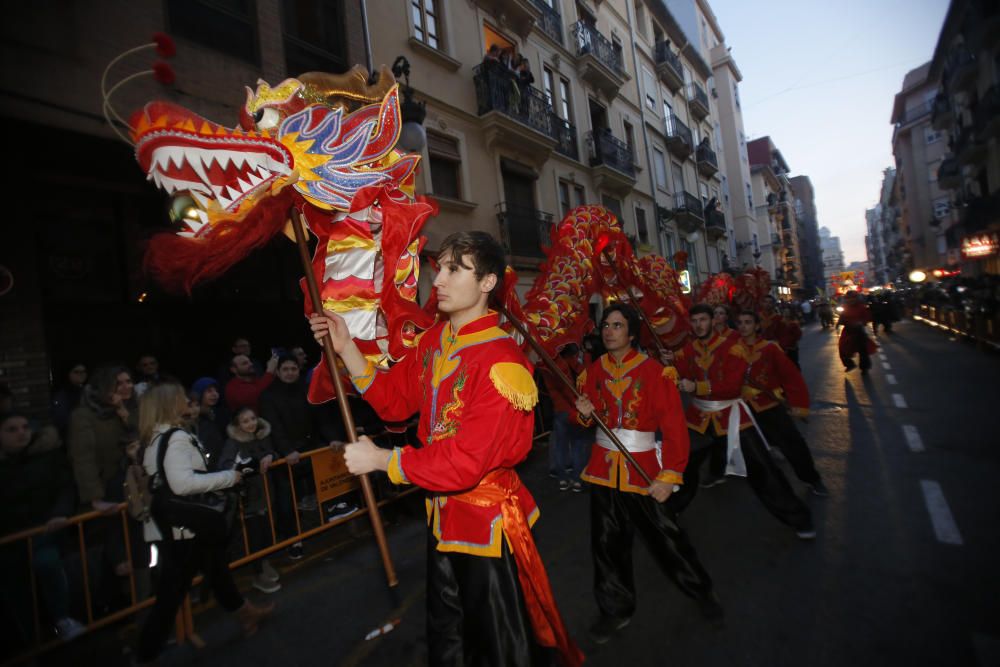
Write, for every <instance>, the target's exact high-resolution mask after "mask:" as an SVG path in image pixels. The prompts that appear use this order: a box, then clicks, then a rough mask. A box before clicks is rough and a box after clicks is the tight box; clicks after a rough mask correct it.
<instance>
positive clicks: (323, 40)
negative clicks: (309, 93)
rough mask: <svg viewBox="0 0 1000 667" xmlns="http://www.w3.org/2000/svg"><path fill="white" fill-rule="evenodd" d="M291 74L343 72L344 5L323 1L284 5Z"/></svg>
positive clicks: (288, 63) (344, 58)
mask: <svg viewBox="0 0 1000 667" xmlns="http://www.w3.org/2000/svg"><path fill="white" fill-rule="evenodd" d="M281 8H282V18H283V25H284V34H285V40H284V41H285V65H286V68H287V70H288V71H289V72H344V71H346V70H347V58H346V56H345V54H344V44H345V41H344V40H345V33H344V21H343V15H342V11H343V10H342V6H341V5H340V4H339V3H329V2H323V1H322V0H298V1H297V2H285V3H281Z"/></svg>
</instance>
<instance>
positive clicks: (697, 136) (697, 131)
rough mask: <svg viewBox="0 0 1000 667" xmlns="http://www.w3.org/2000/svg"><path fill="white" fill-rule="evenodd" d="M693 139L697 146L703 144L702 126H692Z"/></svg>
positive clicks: (694, 124)
mask: <svg viewBox="0 0 1000 667" xmlns="http://www.w3.org/2000/svg"><path fill="white" fill-rule="evenodd" d="M691 137H692V138H693V139H694V145H695V146H697V145H698V144H700V143H701V125H699V124H698V123H692V124H691Z"/></svg>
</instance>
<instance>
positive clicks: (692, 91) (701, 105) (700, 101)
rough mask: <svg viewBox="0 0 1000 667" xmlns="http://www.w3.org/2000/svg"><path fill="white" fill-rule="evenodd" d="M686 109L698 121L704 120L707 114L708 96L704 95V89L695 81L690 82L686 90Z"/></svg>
mask: <svg viewBox="0 0 1000 667" xmlns="http://www.w3.org/2000/svg"><path fill="white" fill-rule="evenodd" d="M688 108H690V109H691V113H692V114H693V115H694V116H695V117H696V118H697V119H698V120H704V119H705V116H707V115H708V112H709V107H708V95H706V94H705V89H704V88H702V87H701V86H699V85H698V83H697V82H695V81H692V82H691V85H690V87H689V88H688Z"/></svg>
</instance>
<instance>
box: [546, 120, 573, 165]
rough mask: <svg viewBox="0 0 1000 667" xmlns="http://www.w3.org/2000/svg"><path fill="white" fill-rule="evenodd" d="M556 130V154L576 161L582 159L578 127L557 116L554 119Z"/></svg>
mask: <svg viewBox="0 0 1000 667" xmlns="http://www.w3.org/2000/svg"><path fill="white" fill-rule="evenodd" d="M552 126H553V127H554V128H555V130H556V142H557V143H556V152H557V153H562V154H563V155H565V156H566V157H571V158H573V159H574V160H579V159H580V148H579V146H578V145H577V142H576V125H573V124H572V123H570V122H569V121H566V120H563V119H562V118H559V117H558V116H556V117H555V118H553V119H552Z"/></svg>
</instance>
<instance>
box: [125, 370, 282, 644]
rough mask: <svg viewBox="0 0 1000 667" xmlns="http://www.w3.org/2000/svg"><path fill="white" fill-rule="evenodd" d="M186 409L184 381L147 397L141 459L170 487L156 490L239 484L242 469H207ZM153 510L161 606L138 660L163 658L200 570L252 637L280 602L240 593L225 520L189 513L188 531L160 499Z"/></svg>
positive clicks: (195, 490) (183, 492)
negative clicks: (186, 423) (260, 601)
mask: <svg viewBox="0 0 1000 667" xmlns="http://www.w3.org/2000/svg"><path fill="white" fill-rule="evenodd" d="M187 409H188V400H187V396H186V395H185V393H184V389H183V388H182V387H181V386H180V385H178V384H169V383H167V384H160V385H157V386H155V387H153V388H151V389H149V390H148V391H147V392H146V393H145V394H143V396H142V402H141V404H140V406H139V437H140V439H141V442H142V444H143V446H144V448H145V451H144V454H143V457H142V464H143V467H144V468H145V469H146V473H147V474H148V475H149V476H150V480H151V484H152V486H153V487H154V488H155V487H156V486H157V485H158V484H168V485H169V488H166V489H163V490H162V491H155V492H154V493H162V492H164V491H165V492H166V494H167V495H170V494H171V493H172V494H173V495H175V496H191V495H195V494H201V493H206V492H209V491H218V490H221V489H228V488H230V487H232V486H234V485H236V484H238V483H239V482H240V480H241V475H240V473H239V472H238V471H236V470H223V471H220V472H208V466H207V465H206V462H205V455H204V451H203V450H202V448H201V444H200V443H199V442H198V439H197V438H196V437H195V436H194V435H192V434H191V433H189V432H187V431H185V430H183V428H181V425H182V423H183V420H184V416H185V413H186V411H187ZM171 429H176V430H174V431H173V432H172V433H171V434H170V436H169V439H168V441H167V442H166V443H164V442H163V440H164V438H163V436H164V435H165V434H166V433H167V431H170V430H171ZM163 446H166V447H167V449H166V451H165V452H164V455H163V477H165V479H157V477H156V475H157V472H158V467H159V464H158V456H159V452H160V447H163ZM208 513H211V510H209V511H208ZM158 514H160V516H158ZM153 515H154V518H153V519H151V520H149V521H147V522H146V524H145V526H144V529H145V537H146V541H148V542H156V543H157V544H158V553H159V559H160V564H159V568H160V574H159V580H158V582H157V591H156V603H155V604H154V605H153V609H152V611H151V612H150V614H149V616H148V617H147V618H146V622H145V623H144V624H143V626H142V631H141V633H140V635H139V645H138V647H137V650H136V660H137V662H138V663H139V664H144V663H151V662H153V661H155V660H156V658H157V656H158V655H159V654H160V651H161V650H162V649H163V645H164V644H165V643H166V641H167V638H168V637H169V635H170V630H171V627H172V625H173V622H174V617H175V615H176V614H177V610H178V608H179V607H180V605H181V602H182V601H183V600H184V596H185V595H186V594H187V592H188V590H189V589H190V587H191V580H192V579H193V578H194V576H195V575H196V574H197V573H198V572H199V571H201V572H202V573H203V574H204V575H205V578H206V580H207V581H208V582H209V583H210V585H211V587H212V592H213V593H214V594H215V597H216V600H218V602H219V605H220V606H221V607H222V608H224V609H226V610H227V611H231V612H235V613H236V614H237V616H238V617H239V620H240V623H241V624H242V626H243V632H244V634H245V635H247V636H249V635H251V634H253V633H254V632H256V630H257V625H258V623H259V622H260V621H261V619H263V618H264V617H265V616H267V615H268V614H269V613H271V611H273V609H274V605H273V604H270V605H266V606H258V605H253V604H251V603H250V602H249V601H248V600H245V599H244V598H243V596H242V595H241V594H240V592H239V591H238V590H237V588H236V584H235V583H234V582H233V577H232V574H231V573H230V571H229V563H228V562H227V560H226V538H227V536H226V530H225V529H224V528H220V527H219V522H217V521H214V522H213V521H198V520H197V518H196V516H195V517H188V520H186V521H185V524H186V525H185V526H184V527H183V528H182V527H179V526H178V525H177V521H176V517H175V518H174V520H173V521H172V520H171V517H169V516H163V515H162V512H159V511H158V510H157V504H156V503H154V510H153ZM195 515H197V513H195ZM168 533H169V534H168Z"/></svg>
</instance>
